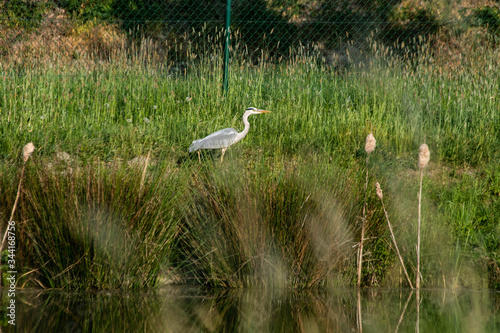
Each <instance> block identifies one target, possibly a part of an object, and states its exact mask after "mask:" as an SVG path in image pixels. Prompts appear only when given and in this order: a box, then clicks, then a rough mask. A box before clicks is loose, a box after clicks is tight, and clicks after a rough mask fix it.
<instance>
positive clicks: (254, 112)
mask: <svg viewBox="0 0 500 333" xmlns="http://www.w3.org/2000/svg"><path fill="white" fill-rule="evenodd" d="M247 112H248V113H249V114H259V113H269V112H271V111H267V110H260V109H257V108H254V107H253V106H251V107H249V108H248V109H246V111H245V113H247Z"/></svg>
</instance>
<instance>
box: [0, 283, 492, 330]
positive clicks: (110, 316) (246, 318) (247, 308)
mask: <svg viewBox="0 0 500 333" xmlns="http://www.w3.org/2000/svg"><path fill="white" fill-rule="evenodd" d="M418 298H419V302H417V294H416V292H412V291H409V290H383V289H382V290H381V289H367V290H362V291H361V292H359V293H358V292H357V290H345V289H339V290H332V291H328V292H319V291H313V292H311V291H301V292H291V291H289V290H266V289H242V290H224V291H214V290H210V291H207V290H203V289H199V288H192V287H169V288H164V289H159V290H154V291H139V292H137V291H136V292H63V291H39V290H31V291H21V290H18V291H17V292H16V295H15V299H16V308H15V324H16V325H15V326H12V325H10V324H9V323H8V320H10V318H9V317H7V312H6V309H7V305H8V304H9V303H8V302H9V298H8V295H7V291H6V290H3V291H1V307H2V308H1V309H0V314H1V317H0V320H1V322H0V324H1V332H500V313H499V310H500V293H498V292H492V291H451V290H423V291H420V294H419V295H418Z"/></svg>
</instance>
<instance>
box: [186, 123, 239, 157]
mask: <svg viewBox="0 0 500 333" xmlns="http://www.w3.org/2000/svg"><path fill="white" fill-rule="evenodd" d="M237 134H238V132H237V131H236V130H235V129H234V128H224V129H222V130H220V131H217V132H215V133H212V134H210V135H208V136H206V137H204V138H203V139H199V140H194V141H193V143H192V144H191V146H189V152H193V151H197V150H199V149H220V148H227V147H229V146H230V145H232V144H233V143H234V140H235V139H236V135H237Z"/></svg>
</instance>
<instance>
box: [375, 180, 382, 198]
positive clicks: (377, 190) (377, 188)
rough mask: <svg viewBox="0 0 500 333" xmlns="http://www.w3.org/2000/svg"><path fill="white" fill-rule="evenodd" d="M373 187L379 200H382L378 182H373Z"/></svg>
mask: <svg viewBox="0 0 500 333" xmlns="http://www.w3.org/2000/svg"><path fill="white" fill-rule="evenodd" d="M375 188H376V189H375V191H376V192H377V195H378V197H379V198H380V200H382V198H383V197H384V195H383V194H382V189H381V188H380V184H379V183H378V182H377V183H376V184H375Z"/></svg>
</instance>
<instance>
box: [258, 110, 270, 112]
mask: <svg viewBox="0 0 500 333" xmlns="http://www.w3.org/2000/svg"><path fill="white" fill-rule="evenodd" d="M259 112H260V113H270V112H271V111H266V110H259Z"/></svg>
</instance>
